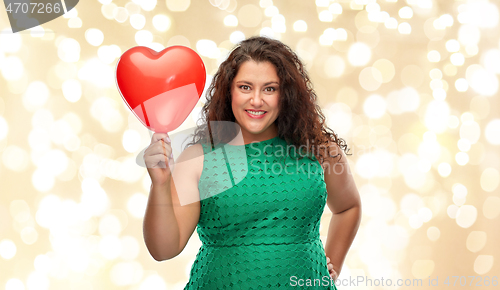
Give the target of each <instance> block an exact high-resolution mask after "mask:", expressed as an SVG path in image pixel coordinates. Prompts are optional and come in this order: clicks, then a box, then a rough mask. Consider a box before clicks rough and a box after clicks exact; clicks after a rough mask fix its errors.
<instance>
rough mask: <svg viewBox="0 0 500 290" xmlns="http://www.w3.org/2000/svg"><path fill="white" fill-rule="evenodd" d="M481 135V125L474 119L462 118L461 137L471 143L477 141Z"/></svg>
mask: <svg viewBox="0 0 500 290" xmlns="http://www.w3.org/2000/svg"><path fill="white" fill-rule="evenodd" d="M480 135H481V127H480V126H479V124H478V123H477V122H475V121H473V120H467V121H464V120H462V125H461V126H460V138H462V139H467V140H468V141H469V142H470V143H471V144H475V143H477V141H478V140H479V137H480Z"/></svg>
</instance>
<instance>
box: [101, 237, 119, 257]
mask: <svg viewBox="0 0 500 290" xmlns="http://www.w3.org/2000/svg"><path fill="white" fill-rule="evenodd" d="M99 253H100V254H101V255H102V256H103V257H104V258H106V259H108V260H114V259H116V258H118V257H119V256H120V255H121V253H122V244H121V241H120V239H119V238H118V237H116V236H113V235H107V236H103V237H102V238H101V240H100V241H99Z"/></svg>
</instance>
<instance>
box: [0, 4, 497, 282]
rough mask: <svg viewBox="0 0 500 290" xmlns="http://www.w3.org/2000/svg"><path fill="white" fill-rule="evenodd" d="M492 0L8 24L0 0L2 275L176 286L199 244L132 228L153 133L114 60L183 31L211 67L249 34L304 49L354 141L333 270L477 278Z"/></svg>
mask: <svg viewBox="0 0 500 290" xmlns="http://www.w3.org/2000/svg"><path fill="white" fill-rule="evenodd" d="M499 5H500V3H498V2H488V1H479V0H478V1H472V0H471V1H465V0H463V1H451V0H447V1H436V0H406V1H404V0H390V1H389V0H383V1H382V0H379V1H374V0H354V1H348V0H343V1H339V0H335V1H332V0H316V1H299V0H295V1H284V0H282V1H276V0H275V1H274V2H273V1H271V0H261V1H242V0H237V1H236V0H210V1H208V0H197V1H194V0H193V1H189V0H160V1H156V0H134V1H129V2H127V1H112V0H100V1H97V0H88V1H80V3H79V4H78V5H77V6H76V9H73V10H72V11H71V12H70V13H67V14H66V15H64V17H60V18H58V19H56V20H53V21H51V22H49V23H46V24H43V25H41V26H39V27H36V28H33V29H31V30H29V31H24V32H21V33H16V34H12V33H11V30H10V25H9V23H8V18H7V14H6V12H5V10H4V9H3V8H2V9H1V10H2V11H1V12H0V30H1V33H0V69H1V77H0V190H1V195H0V266H1V269H0V289H6V290H23V289H29V290H45V289H64V290H68V289H70V290H76V289H78V290H98V289H148V290H151V289H183V287H184V285H185V284H186V282H187V280H188V274H189V269H190V267H191V264H192V262H193V261H194V258H195V255H196V253H197V251H198V248H199V246H200V245H201V243H200V241H199V240H198V236H197V233H196V232H195V233H194V235H193V236H192V237H191V240H190V242H189V244H188V245H187V247H186V248H185V250H184V251H183V252H182V253H181V254H180V255H179V256H178V257H176V258H174V259H172V260H169V261H164V262H161V263H159V262H156V261H155V260H154V259H153V258H152V257H151V256H150V255H149V253H148V251H147V249H146V247H145V245H144V242H143V238H142V218H143V214H144V209H145V205H146V201H147V197H148V193H149V186H150V178H149V175H148V174H147V170H146V169H145V168H143V167H140V166H138V165H137V164H136V163H135V157H136V156H137V154H138V153H139V152H140V151H141V150H142V149H144V148H145V147H146V146H147V145H148V144H149V142H150V132H148V130H147V129H146V128H144V127H143V126H142V125H141V123H140V122H139V121H138V120H137V119H136V118H135V116H134V115H132V113H131V112H130V111H129V109H128V108H127V107H126V105H125V103H124V102H123V101H122V99H121V97H120V95H119V92H118V90H117V88H116V84H115V79H114V72H115V67H116V62H117V60H118V58H119V57H120V55H121V54H122V53H123V52H124V51H126V50H127V49H129V48H131V47H133V46H137V45H143V46H149V47H151V48H153V49H155V50H158V51H159V50H161V49H163V48H165V47H168V46H171V45H185V46H188V47H191V48H192V49H194V50H195V51H197V52H198V53H199V54H200V55H201V56H202V58H203V60H204V62H205V65H206V68H207V73H208V80H207V81H208V82H210V80H211V75H213V74H214V73H215V71H216V69H217V67H218V65H219V64H220V63H221V62H222V61H223V60H224V58H225V57H226V56H227V53H228V52H229V51H230V50H231V48H232V47H233V46H234V44H235V43H237V42H238V41H240V40H242V39H244V38H245V37H249V36H251V35H267V36H270V37H274V38H277V39H280V40H282V41H283V42H285V43H286V44H288V45H290V46H291V47H292V48H293V49H294V50H295V51H296V52H297V53H298V55H299V56H300V58H301V59H302V60H303V61H304V62H305V64H306V66H307V69H308V70H309V72H310V74H311V77H312V80H313V82H314V86H315V89H316V91H317V93H318V96H319V101H320V104H321V106H322V108H323V110H324V112H325V114H326V116H327V118H328V124H329V125H330V127H331V128H333V129H334V130H335V131H336V132H337V133H338V134H339V136H341V137H343V138H345V139H346V140H347V142H348V144H349V146H350V147H351V153H352V154H353V155H351V156H350V157H348V159H349V162H350V164H351V168H352V169H353V174H354V178H355V180H356V183H357V186H358V189H359V191H360V194H361V196H362V201H363V210H364V211H363V219H362V224H361V227H360V230H359V232H358V235H357V236H356V239H355V240H354V243H353V245H352V247H351V249H350V251H349V254H348V256H347V258H346V261H345V264H344V267H343V270H342V273H341V276H340V278H341V279H342V278H347V279H348V278H349V276H357V275H362V276H367V277H369V278H371V279H380V278H381V277H384V279H388V278H391V279H393V280H395V279H397V278H401V279H414V278H421V279H423V281H424V283H427V279H428V277H429V276H431V278H436V276H438V277H439V283H440V286H438V287H433V289H449V287H450V286H445V285H443V284H442V282H444V280H445V278H446V277H447V276H450V282H451V283H453V280H451V276H453V275H455V276H464V277H468V276H481V278H482V280H481V281H479V278H475V279H476V280H474V283H476V282H479V283H481V284H482V285H486V281H485V279H486V276H489V277H490V278H489V279H491V278H492V276H494V275H498V274H499V273H500V266H499V264H500V263H499V262H500V261H499V260H498V259H499V257H500V255H499V254H500V248H499V247H498V244H499V242H500V231H498V229H499V226H500V223H499V221H500V218H499V214H500V197H499V196H500V194H499V180H500V173H499V170H500V168H499V167H500V155H499V153H500V151H499V146H500V113H499V109H498V108H499V105H500V104H499V99H498V89H499V82H498V74H500V43H499V41H500V29H499ZM203 101H204V98H203V97H202V98H201V99H200V102H199V103H198V105H197V106H196V109H195V110H193V113H192V115H191V116H190V117H188V119H187V120H186V122H185V123H184V124H183V125H182V126H181V127H180V128H179V129H178V130H183V129H186V128H192V127H193V126H194V124H195V121H196V120H197V119H198V117H199V112H200V108H201V106H202V104H203ZM176 131H177V130H176ZM330 217H331V212H330V211H329V209H328V207H325V212H324V215H323V219H322V226H321V235H322V237H321V238H322V240H323V242H324V241H325V240H326V235H327V225H328V222H329V219H330ZM470 282H471V278H470V277H468V278H467V287H468V288H469V289H470V288H475V287H474V286H469V283H470ZM458 283H459V282H458ZM363 285H364V284H363ZM424 285H426V284H424ZM457 285H458V284H457ZM424 287H425V286H424ZM462 287H463V286H462ZM350 288H356V289H395V288H394V287H393V288H390V287H375V286H373V287H363V286H359V287H346V286H340V287H339V289H350ZM400 288H402V289H410V288H419V289H421V288H422V287H405V286H403V287H400ZM492 288H494V289H497V287H493V286H482V287H479V289H492ZM461 289H463V288H461Z"/></svg>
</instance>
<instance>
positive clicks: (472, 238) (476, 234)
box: [465, 231, 487, 253]
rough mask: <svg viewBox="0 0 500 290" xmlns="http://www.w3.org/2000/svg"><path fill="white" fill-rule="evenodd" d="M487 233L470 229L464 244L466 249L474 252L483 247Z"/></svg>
mask: <svg viewBox="0 0 500 290" xmlns="http://www.w3.org/2000/svg"><path fill="white" fill-rule="evenodd" d="M486 240H487V235H486V233H485V232H483V231H472V232H470V234H469V236H467V241H466V242H465V245H466V246H467V249H468V250H469V251H471V252H473V253H476V252H478V251H480V250H482V249H483V248H484V246H485V245H486Z"/></svg>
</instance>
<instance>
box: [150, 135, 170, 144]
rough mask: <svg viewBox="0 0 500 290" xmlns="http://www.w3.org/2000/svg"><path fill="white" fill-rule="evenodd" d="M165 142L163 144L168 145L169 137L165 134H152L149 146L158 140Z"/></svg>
mask: <svg viewBox="0 0 500 290" xmlns="http://www.w3.org/2000/svg"><path fill="white" fill-rule="evenodd" d="M162 139H163V140H165V142H168V143H170V137H169V136H168V134H167V133H154V134H153V136H152V137H151V144H153V143H155V142H158V141H159V140H162Z"/></svg>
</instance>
